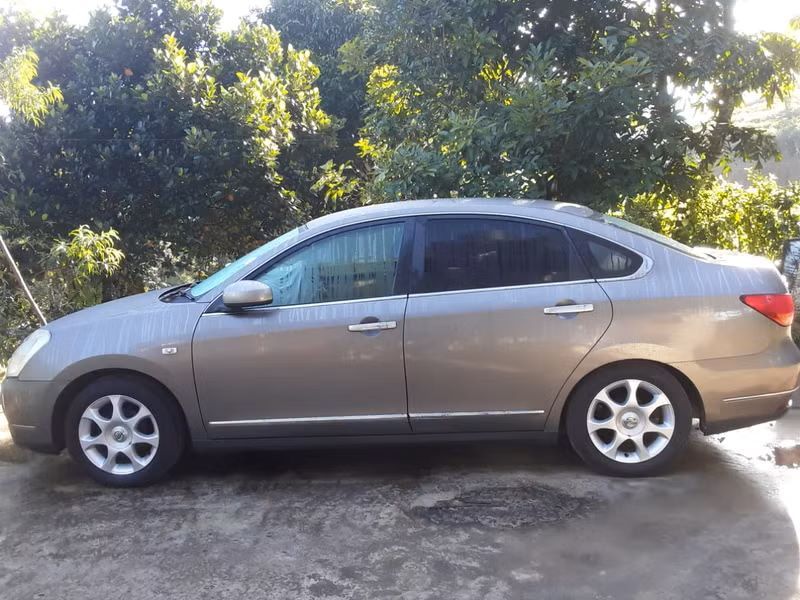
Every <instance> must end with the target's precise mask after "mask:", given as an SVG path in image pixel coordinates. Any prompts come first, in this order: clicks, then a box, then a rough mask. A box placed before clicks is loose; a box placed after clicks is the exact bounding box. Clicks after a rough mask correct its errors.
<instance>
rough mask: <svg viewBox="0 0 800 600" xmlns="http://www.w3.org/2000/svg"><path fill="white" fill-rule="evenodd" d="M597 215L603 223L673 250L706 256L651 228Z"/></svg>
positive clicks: (696, 255)
mask: <svg viewBox="0 0 800 600" xmlns="http://www.w3.org/2000/svg"><path fill="white" fill-rule="evenodd" d="M599 216H600V219H601V220H602V221H603V222H604V223H608V224H609V225H613V226H614V227H619V228H620V229H624V230H625V231H630V232H631V233H635V234H637V235H640V236H642V237H645V238H647V239H649V240H652V241H654V242H658V243H659V244H663V245H665V246H669V247H670V248H672V249H673V250H677V251H679V252H683V253H684V254H688V255H690V256H694V257H696V258H705V259H707V258H708V255H706V254H703V253H702V252H698V251H697V250H695V249H694V248H691V247H690V246H687V245H686V244H681V243H680V242H676V241H675V240H673V239H672V238H669V237H667V236H665V235H661V234H660V233H656V232H655V231H653V230H652V229H647V228H646V227H641V226H639V225H634V224H633V223H630V222H628V221H623V220H622V219H618V218H617V217H612V216H609V215H599Z"/></svg>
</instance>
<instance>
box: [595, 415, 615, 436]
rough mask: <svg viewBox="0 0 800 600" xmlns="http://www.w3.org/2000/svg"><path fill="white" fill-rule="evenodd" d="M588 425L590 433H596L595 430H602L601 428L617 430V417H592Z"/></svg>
mask: <svg viewBox="0 0 800 600" xmlns="http://www.w3.org/2000/svg"><path fill="white" fill-rule="evenodd" d="M588 427H589V433H594V432H595V431H600V430H601V429H611V430H612V431H616V430H617V425H616V419H615V418H614V417H609V418H608V419H603V420H598V419H594V418H590V419H589V422H588Z"/></svg>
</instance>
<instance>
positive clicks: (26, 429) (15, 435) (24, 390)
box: [0, 378, 61, 453]
mask: <svg viewBox="0 0 800 600" xmlns="http://www.w3.org/2000/svg"><path fill="white" fill-rule="evenodd" d="M55 387H56V386H55V384H54V382H51V381H20V380H19V379H16V378H10V379H6V380H4V381H3V382H2V384H0V401H2V403H3V412H4V413H5V416H6V419H8V429H9V431H10V432H11V439H13V440H14V443H15V444H17V445H18V446H24V447H26V448H30V449H31V450H36V451H38V452H47V453H57V452H59V451H60V450H61V448H60V447H59V445H58V444H57V443H56V439H55V436H54V435H53V433H54V432H53V431H52V429H53V409H54V407H55V400H56V398H57V397H58V393H57V390H56V389H55Z"/></svg>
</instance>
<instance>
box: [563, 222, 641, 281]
mask: <svg viewBox="0 0 800 600" xmlns="http://www.w3.org/2000/svg"><path fill="white" fill-rule="evenodd" d="M569 235H570V237H571V238H572V239H573V241H574V242H575V245H577V246H578V251H579V252H580V253H581V257H582V258H583V260H584V262H585V263H586V266H587V267H588V268H589V272H590V273H591V274H592V277H594V278H595V279H608V278H610V277H625V276H626V275H633V274H634V273H635V272H636V271H638V270H639V267H641V266H642V261H643V259H642V257H641V256H639V255H638V254H636V253H635V252H631V251H630V250H628V249H627V248H623V247H622V246H620V245H618V244H615V243H614V242H610V241H608V240H604V239H602V238H598V237H595V236H593V235H589V234H588V233H584V232H582V231H576V230H570V232H569Z"/></svg>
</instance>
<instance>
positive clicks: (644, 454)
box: [630, 434, 650, 461]
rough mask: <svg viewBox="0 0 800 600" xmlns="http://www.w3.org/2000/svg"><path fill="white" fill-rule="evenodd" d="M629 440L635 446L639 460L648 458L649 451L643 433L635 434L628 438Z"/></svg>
mask: <svg viewBox="0 0 800 600" xmlns="http://www.w3.org/2000/svg"><path fill="white" fill-rule="evenodd" d="M630 440H631V441H632V442H633V445H634V446H636V455H637V456H638V457H639V460H640V461H642V460H647V459H648V458H650V451H649V450H648V448H647V446H646V445H645V443H644V435H643V434H639V435H635V436H633V437H632V438H630Z"/></svg>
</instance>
